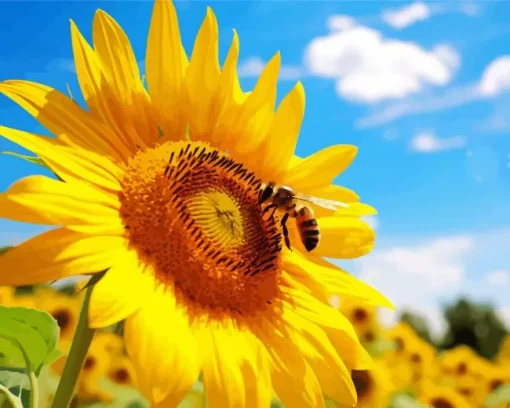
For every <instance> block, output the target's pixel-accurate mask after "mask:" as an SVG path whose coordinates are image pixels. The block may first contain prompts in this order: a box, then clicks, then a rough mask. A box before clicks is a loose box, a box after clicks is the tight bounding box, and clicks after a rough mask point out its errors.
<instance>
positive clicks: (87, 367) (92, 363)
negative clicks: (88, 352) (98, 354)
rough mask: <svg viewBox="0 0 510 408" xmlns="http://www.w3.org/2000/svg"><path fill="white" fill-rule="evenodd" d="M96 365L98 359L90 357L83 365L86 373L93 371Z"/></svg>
mask: <svg viewBox="0 0 510 408" xmlns="http://www.w3.org/2000/svg"><path fill="white" fill-rule="evenodd" d="M95 365H96V359H95V358H94V357H91V356H88V357H87V358H86V359H85V362H84V363H83V369H84V370H85V371H89V370H92V369H93V368H94V366H95Z"/></svg>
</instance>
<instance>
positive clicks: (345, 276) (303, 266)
mask: <svg viewBox="0 0 510 408" xmlns="http://www.w3.org/2000/svg"><path fill="white" fill-rule="evenodd" d="M312 259H313V261H312V260H310V259H309V258H308V257H305V256H303V255H301V254H299V253H298V252H297V251H295V252H292V253H290V254H287V255H286V256H285V257H284V259H283V263H282V266H283V268H284V269H285V270H287V271H289V273H291V274H292V275H295V276H296V277H301V281H306V280H309V282H310V284H312V283H313V282H314V281H315V280H317V281H319V282H320V283H321V284H322V285H324V286H325V287H326V289H327V290H328V292H329V293H330V294H336V295H340V296H341V297H342V298H345V299H352V301H357V302H360V301H361V302H363V303H366V304H370V305H374V306H382V307H389V308H392V309H393V308H394V306H393V304H392V303H391V302H390V301H389V300H388V299H387V298H386V297H385V296H384V295H382V294H381V293H380V292H379V291H377V290H376V289H374V288H373V287H371V286H370V285H368V284H366V283H365V282H363V281H361V280H359V279H358V278H356V277H355V276H353V275H351V274H349V273H347V272H345V271H344V270H342V269H340V268H338V267H337V266H336V265H334V264H332V263H331V262H327V261H325V260H323V259H322V258H320V257H315V256H314V257H313V258H312Z"/></svg>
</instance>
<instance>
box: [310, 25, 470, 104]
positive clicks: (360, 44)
mask: <svg viewBox="0 0 510 408" xmlns="http://www.w3.org/2000/svg"><path fill="white" fill-rule="evenodd" d="M335 18H336V20H335ZM329 26H330V28H332V31H331V33H330V34H328V35H326V36H323V37H317V38H315V39H313V40H312V41H311V42H310V43H309V44H308V46H307V48H306V50H305V55H304V61H305V66H306V68H307V69H308V71H309V72H310V73H311V74H312V75H316V76H319V77H325V78H330V79H334V80H335V81H336V90H337V93H338V94H339V95H340V96H342V97H344V98H346V99H349V100H352V101H357V102H362V103H377V102H380V101H383V100H385V99H401V98H405V97H407V96H409V95H411V94H414V93H417V92H419V91H421V90H423V89H424V88H425V87H427V86H444V85H446V84H448V83H449V82H450V81H451V79H452V77H453V75H454V71H455V70H456V68H457V66H458V65H459V61H460V58H459V56H458V54H457V52H456V51H455V50H454V49H453V48H451V47H449V46H448V45H444V44H441V45H438V46H436V47H435V48H434V49H433V50H430V51H428V50H425V49H423V48H421V47H420V46H419V45H417V44H415V43H413V42H406V41H400V40H395V39H389V38H384V37H383V35H382V34H381V33H380V32H378V31H377V30H374V29H372V28H369V27H365V26H362V25H359V24H355V23H354V20H352V19H351V20H347V19H346V17H345V16H336V17H331V18H330V20H329Z"/></svg>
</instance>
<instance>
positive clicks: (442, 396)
mask: <svg viewBox="0 0 510 408" xmlns="http://www.w3.org/2000/svg"><path fill="white" fill-rule="evenodd" d="M418 401H420V402H422V403H424V404H426V405H427V406H430V407H433V408H471V405H470V404H469V403H468V402H467V401H466V400H465V399H464V398H463V397H462V395H460V394H459V393H457V392H456V391H455V390H453V389H451V388H448V387H443V386H438V385H434V384H432V383H428V384H427V385H426V386H425V387H423V392H422V394H420V395H419V396H418Z"/></svg>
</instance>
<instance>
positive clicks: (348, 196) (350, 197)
mask: <svg viewBox="0 0 510 408" xmlns="http://www.w3.org/2000/svg"><path fill="white" fill-rule="evenodd" d="M286 183H287V182H286ZM287 184H289V183H287ZM302 192H303V193H306V194H310V195H312V196H315V197H320V198H326V199H328V200H334V201H341V202H343V203H349V204H350V203H355V202H357V201H359V195H358V194H356V193H355V192H354V191H352V190H349V189H348V188H346V187H342V186H337V185H327V186H325V187H319V188H316V189H306V190H304V191H302Z"/></svg>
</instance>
